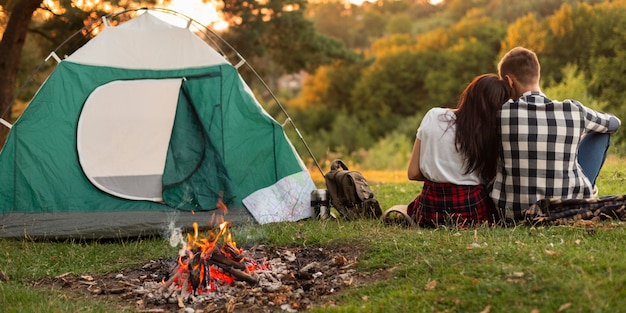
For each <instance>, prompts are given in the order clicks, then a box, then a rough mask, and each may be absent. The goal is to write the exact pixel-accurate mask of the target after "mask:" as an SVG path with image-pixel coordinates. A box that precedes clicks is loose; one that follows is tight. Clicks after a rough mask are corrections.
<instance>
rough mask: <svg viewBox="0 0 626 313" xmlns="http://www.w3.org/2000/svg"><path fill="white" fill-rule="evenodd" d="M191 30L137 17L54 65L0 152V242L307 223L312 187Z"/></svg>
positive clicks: (225, 67) (270, 124)
mask: <svg viewBox="0 0 626 313" xmlns="http://www.w3.org/2000/svg"><path fill="white" fill-rule="evenodd" d="M103 20H104V19H103ZM190 24H191V20H190V22H189V23H188V24H187V26H188V27H187V28H181V27H176V26H173V25H172V24H169V23H167V22H165V21H164V20H162V19H160V18H158V17H156V16H155V15H154V14H152V13H151V12H150V11H146V12H145V13H142V14H141V15H139V16H137V17H135V18H134V19H131V20H128V21H126V22H123V23H121V24H119V25H118V26H107V27H105V28H104V29H102V30H101V31H100V32H99V33H98V34H97V36H95V37H94V38H93V39H91V40H90V41H89V42H87V43H86V44H85V45H83V46H82V47H81V48H79V49H78V50H76V51H75V52H74V53H72V54H70V55H69V56H67V57H66V58H65V59H63V60H60V59H58V57H56V56H55V58H57V59H58V61H59V64H58V65H57V67H56V68H55V69H54V70H53V72H52V73H51V74H50V76H49V77H48V78H47V80H46V81H45V83H44V84H43V85H42V86H41V87H40V89H39V91H38V92H37V94H36V95H35V97H34V98H33V99H32V100H31V102H30V104H29V106H28V107H27V108H26V110H25V111H24V113H23V114H22V116H21V117H20V118H19V119H18V120H17V121H16V122H15V124H14V125H12V128H11V130H10V133H9V136H8V138H7V141H6V143H5V145H4V148H3V149H2V151H0V173H1V175H0V226H1V227H0V237H24V236H26V237H33V238H35V237H46V238H70V237H72V238H74V237H80V238H113V237H115V238H119V237H128V236H137V235H149V234H155V233H156V234H158V233H163V232H164V231H167V229H171V228H173V227H191V225H192V223H193V222H198V223H199V224H200V225H208V223H209V222H210V221H212V220H213V219H214V217H215V214H216V213H218V214H220V215H225V216H224V217H225V219H226V220H228V221H230V222H232V223H244V222H250V223H261V224H264V223H270V222H281V221H296V220H300V219H303V218H307V217H310V216H312V209H311V206H310V195H311V191H312V190H314V189H315V185H314V183H313V181H312V179H311V177H310V175H309V173H308V171H307V169H306V167H305V166H304V163H303V162H302V160H301V158H300V157H299V155H298V154H297V152H296V151H295V149H294V147H293V145H292V144H291V142H290V141H289V139H288V138H287V136H286V135H285V133H284V130H283V128H282V127H281V125H280V124H279V123H277V122H276V121H275V120H274V119H273V118H272V117H271V116H270V115H269V114H268V113H267V112H266V111H265V110H264V109H263V108H262V106H261V105H260V104H259V102H258V101H257V100H256V98H255V96H254V95H253V93H252V91H251V89H250V88H249V87H248V85H247V84H246V83H245V82H244V80H243V79H242V77H241V76H240V75H239V73H238V72H237V68H238V67H236V66H233V65H232V64H231V63H229V62H228V61H227V59H226V58H225V56H224V55H223V54H221V53H218V51H217V50H216V49H214V48H213V47H212V46H211V45H209V44H208V43H206V42H205V41H204V40H202V39H201V38H200V37H199V36H197V35H196V34H195V33H194V32H193V31H191V30H190V29H189V25H190ZM241 62H244V61H243V59H242V61H241ZM241 62H240V63H239V64H238V66H239V65H241ZM0 127H3V126H1V125H0ZM222 202H223V204H225V208H227V212H226V211H225V210H216V208H217V207H218V206H219V207H220V208H222V209H223V208H224V207H223V206H220V205H218V204H219V203H222Z"/></svg>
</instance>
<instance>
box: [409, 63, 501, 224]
mask: <svg viewBox="0 0 626 313" xmlns="http://www.w3.org/2000/svg"><path fill="white" fill-rule="evenodd" d="M510 93H511V91H510V88H509V86H508V85H507V84H506V83H505V82H504V81H503V80H500V79H499V77H498V76H497V75H495V74H483V75H480V76H477V77H475V78H474V79H473V80H472V82H470V84H469V85H468V86H467V87H466V88H465V90H464V91H463V93H461V96H460V98H459V102H458V103H457V106H456V108H455V109H448V108H432V109H431V110H430V111H428V112H427V113H426V115H425V116H424V119H423V120H422V123H421V124H420V126H419V128H418V130H417V136H416V138H415V143H414V146H413V152H412V156H411V161H410V163H409V168H408V176H409V179H410V180H416V181H424V187H423V188H422V191H421V193H420V194H419V195H418V196H417V198H416V199H415V200H414V201H413V202H412V203H410V204H409V205H408V208H407V214H408V215H409V216H410V217H411V218H412V219H413V220H414V221H415V222H417V223H418V224H419V225H420V226H438V225H444V224H445V225H455V226H459V227H467V226H470V225H476V224H482V223H483V222H494V221H495V216H496V210H495V207H494V204H493V201H492V200H491V198H490V196H489V191H488V190H487V187H486V185H487V184H488V183H489V182H490V181H491V180H492V179H493V177H494V176H495V174H496V164H497V161H498V155H499V153H498V152H499V149H500V136H499V133H498V116H497V114H498V110H499V109H500V107H501V106H502V104H503V103H505V102H506V101H507V100H509V98H510Z"/></svg>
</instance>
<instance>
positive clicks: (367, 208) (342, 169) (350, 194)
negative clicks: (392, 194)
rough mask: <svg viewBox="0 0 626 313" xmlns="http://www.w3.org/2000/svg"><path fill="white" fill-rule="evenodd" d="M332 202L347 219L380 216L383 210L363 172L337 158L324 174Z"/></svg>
mask: <svg viewBox="0 0 626 313" xmlns="http://www.w3.org/2000/svg"><path fill="white" fill-rule="evenodd" d="M324 181H326V189H328V193H329V194H330V203H331V204H332V205H333V206H334V207H335V209H337V211H338V212H339V214H341V215H342V216H343V217H345V218H346V219H347V220H354V219H358V218H379V217H380V216H381V215H382V210H381V208H380V204H379V203H378V200H376V198H374V192H373V191H372V188H371V187H370V186H369V185H368V184H367V180H366V179H365V177H363V175H361V173H359V172H356V171H349V170H348V167H347V166H346V164H345V163H343V161H341V160H335V161H333V163H332V164H331V166H330V171H329V172H328V173H326V175H324Z"/></svg>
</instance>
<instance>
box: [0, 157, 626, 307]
mask: <svg viewBox="0 0 626 313" xmlns="http://www.w3.org/2000/svg"><path fill="white" fill-rule="evenodd" d="M624 161H626V159H621V158H617V157H615V156H610V157H609V159H608V160H607V162H606V164H605V167H604V168H603V170H602V173H601V176H600V180H599V181H598V186H599V188H600V195H613V194H626V184H624V179H625V177H626V169H625V168H623V166H621V164H624ZM363 172H364V174H365V177H367V178H368V180H370V181H371V184H372V186H373V188H374V191H375V192H376V196H377V198H379V201H380V202H381V205H382V206H383V208H386V207H389V206H391V205H393V204H398V203H408V202H409V201H411V200H412V199H413V197H415V196H416V195H417V193H418V192H419V190H420V184H418V183H414V182H408V181H405V180H403V179H399V178H397V177H401V176H399V175H401V174H399V173H391V174H387V175H389V176H388V177H387V176H385V174H383V173H380V174H375V173H368V172H366V171H363ZM370 174H371V175H370ZM378 175H379V176H378ZM390 177H391V178H390ZM390 179H391V180H392V181H391V182H389V181H388V180H390ZM233 235H234V236H235V240H236V241H237V243H238V245H240V246H246V245H252V244H254V243H264V244H269V245H275V246H281V245H300V246H320V247H336V246H346V245H349V246H353V247H355V249H359V251H362V253H361V255H360V257H359V266H358V270H359V271H363V272H370V273H372V275H375V273H387V276H386V277H389V278H388V279H385V280H378V281H376V282H373V283H370V284H365V285H360V286H353V288H351V289H349V290H347V291H344V292H342V293H340V294H337V295H336V298H335V299H334V301H333V303H332V304H326V305H321V306H320V307H318V308H315V309H313V310H312V311H314V312H616V311H619V310H621V309H622V308H623V307H626V290H625V289H624V288H623V286H624V285H626V246H625V245H624V244H623V242H622V240H623V238H624V237H625V236H626V230H625V227H624V223H623V222H619V221H610V222H603V223H600V224H597V225H595V226H594V227H593V228H591V229H590V228H589V227H576V226H558V227H557V226H554V227H530V226H525V225H520V226H517V227H510V228H501V227H495V228H489V227H479V228H476V229H445V228H439V229H407V228H402V227H397V226H384V225H382V224H381V223H379V222H377V221H371V220H359V221H354V222H344V221H336V220H324V221H316V220H310V221H302V222H296V223H279V224H272V225H239V226H236V227H234V228H233ZM175 253H176V248H173V247H170V246H169V245H168V243H167V242H166V240H165V239H163V238H144V239H136V240H119V241H113V242H81V241H64V242H37V241H32V240H6V239H5V240H0V271H2V272H4V273H5V274H6V275H7V276H8V277H9V280H8V281H5V282H0V308H1V309H0V311H2V312H38V313H39V312H42V313H43V312H54V313H56V312H122V311H121V310H120V308H119V307H116V306H115V305H114V304H109V303H105V302H103V301H101V300H98V299H97V298H89V297H84V296H82V295H76V294H72V293H70V292H64V291H62V290H61V291H59V290H48V289H43V288H38V287H36V286H33V282H35V281H37V280H38V279H41V278H44V277H54V276H58V275H61V274H64V273H67V272H72V273H73V274H75V275H80V274H85V273H108V272H114V271H116V270H120V269H122V268H127V267H130V266H134V265H138V264H144V263H146V262H147V261H148V260H151V259H158V258H163V257H171V256H172V255H174V254H175ZM129 306H131V307H132V304H130V305H129Z"/></svg>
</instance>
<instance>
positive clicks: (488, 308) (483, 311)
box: [480, 305, 491, 313]
mask: <svg viewBox="0 0 626 313" xmlns="http://www.w3.org/2000/svg"><path fill="white" fill-rule="evenodd" d="M489 312H491V305H488V306H486V307H485V308H484V309H483V310H482V311H480V313H489Z"/></svg>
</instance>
